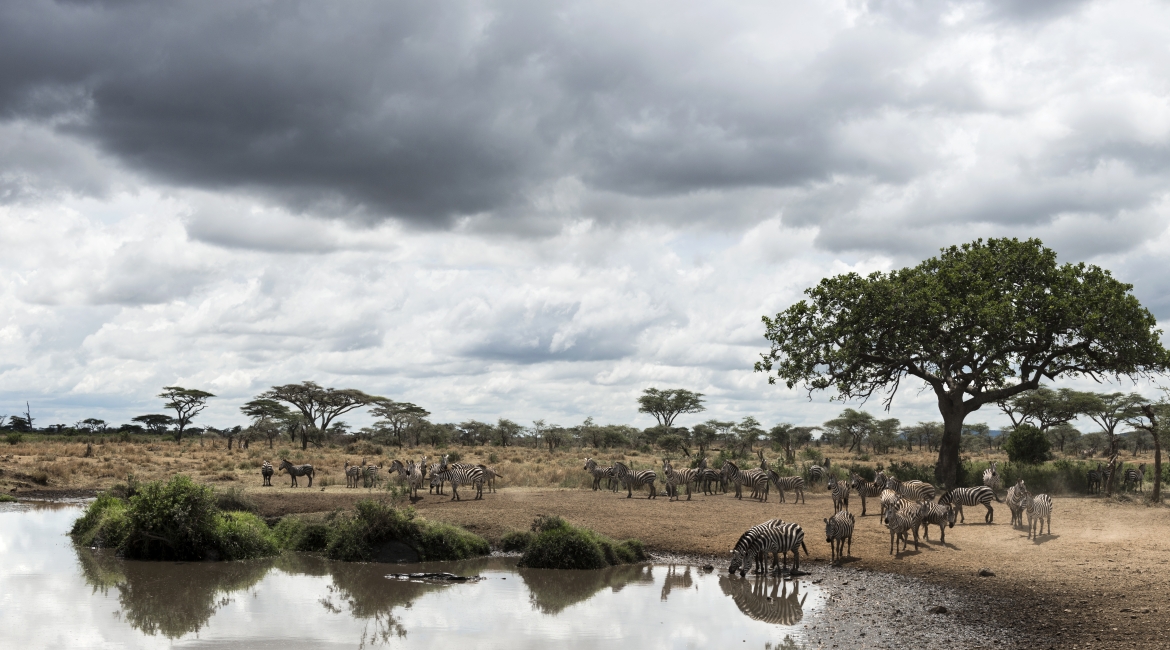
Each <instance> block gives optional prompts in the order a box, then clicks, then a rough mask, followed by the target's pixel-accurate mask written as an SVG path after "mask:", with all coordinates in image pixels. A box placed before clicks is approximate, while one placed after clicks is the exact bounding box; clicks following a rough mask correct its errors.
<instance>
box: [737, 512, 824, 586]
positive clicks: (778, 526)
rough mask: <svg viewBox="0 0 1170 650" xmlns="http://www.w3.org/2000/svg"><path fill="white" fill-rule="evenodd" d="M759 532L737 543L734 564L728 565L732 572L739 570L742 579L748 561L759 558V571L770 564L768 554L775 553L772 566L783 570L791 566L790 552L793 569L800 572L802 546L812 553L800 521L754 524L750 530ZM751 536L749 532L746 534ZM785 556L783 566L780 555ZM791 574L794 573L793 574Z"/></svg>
mask: <svg viewBox="0 0 1170 650" xmlns="http://www.w3.org/2000/svg"><path fill="white" fill-rule="evenodd" d="M752 531H755V534H753V535H751V536H750V538H749V539H748V541H747V543H746V544H743V545H742V546H741V544H740V543H736V545H735V548H733V549H732V550H731V553H732V559H731V566H730V567H729V568H728V571H729V573H735V572H736V570H739V575H740V577H741V578H742V577H743V576H744V574H745V573H747V562H748V560H750V559H753V557H754V559H755V564H756V570H757V572H759V571H760V570H761V569H762V568H763V566H762V564H764V563H766V561H767V556H768V555H769V554H770V555H771V556H772V569H773V570H777V569H779V570H780V571H783V570H785V569H787V568H788V553H789V551H791V552H792V557H793V560H792V572H793V573H795V572H797V571H800V549H801V548H803V549H804V554H805V555H808V547H807V546H805V544H804V529H803V528H801V527H800V524H793V523H787V524H786V523H784V522H782V521H780V520H779V519H773V520H771V521H768V522H765V523H763V524H760V525H758V526H753V527H752V528H750V529H749V530H748V532H749V533H750V532H752ZM744 536H745V537H746V536H748V533H744ZM740 541H741V542H742V541H744V537H740ZM781 557H783V566H782V567H781V566H778V565H780V561H779V560H780V558H781ZM789 575H791V574H789Z"/></svg>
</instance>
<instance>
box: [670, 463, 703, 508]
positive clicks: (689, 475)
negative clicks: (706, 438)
mask: <svg viewBox="0 0 1170 650" xmlns="http://www.w3.org/2000/svg"><path fill="white" fill-rule="evenodd" d="M698 474H699V472H698V470H696V469H690V468H684V469H679V470H676V469H674V467H673V466H672V465H671V464H670V461H669V460H667V459H665V458H663V459H662V480H663V481H664V482H665V483H666V494H667V495H668V496H669V497H670V499H669V500H670V501H677V500H678V486H679V484H680V483H681V484H683V485H684V486H685V487H686V489H687V501H690V500H691V483H694V482H695V481H696V480H698Z"/></svg>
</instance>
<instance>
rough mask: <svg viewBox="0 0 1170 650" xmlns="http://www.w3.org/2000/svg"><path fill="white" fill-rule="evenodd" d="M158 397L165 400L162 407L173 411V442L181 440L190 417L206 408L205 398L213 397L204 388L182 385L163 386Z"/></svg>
mask: <svg viewBox="0 0 1170 650" xmlns="http://www.w3.org/2000/svg"><path fill="white" fill-rule="evenodd" d="M158 396H159V397H161V398H163V399H165V400H167V403H166V404H165V405H164V408H168V409H174V411H175V420H174V423H175V442H176V443H181V442H183V432H184V431H186V430H187V425H188V424H191V418H193V417H195V416H196V415H199V412H200V411H202V410H203V409H205V408H207V400H208V399H210V398H212V397H215V395H212V394H211V393H209V392H207V391H205V390H198V389H195V388H183V387H182V386H164V387H163V392H161V393H159V395H158Z"/></svg>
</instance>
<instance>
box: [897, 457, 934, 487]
mask: <svg viewBox="0 0 1170 650" xmlns="http://www.w3.org/2000/svg"><path fill="white" fill-rule="evenodd" d="M886 474H889V475H891V476H893V477H894V478H896V479H898V480H899V481H923V482H925V483H931V484H933V483H934V465H916V464H914V463H911V462H909V461H901V460H892V461H890V466H889V467H887V468H886Z"/></svg>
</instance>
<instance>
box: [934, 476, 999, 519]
mask: <svg viewBox="0 0 1170 650" xmlns="http://www.w3.org/2000/svg"><path fill="white" fill-rule="evenodd" d="M992 499H995V500H996V501H997V502H999V503H1003V502H1002V501H1000V500H999V497H997V496H995V492H992V491H991V488H989V487H987V486H986V485H976V486H975V487H969V488H964V487H960V488H955V489H953V490H951V491H949V492H946V493H944V494H943V495H942V496H941V497H939V498H938V502H939V503H940V504H951V505H953V506H955V507H956V508H958V510H959V522H960V523H965V522H966V518H965V517H963V506H974V505H981V506H983V507H984V508H987V514H986V515H984V517H983V523H986V524H990V523H992V522H994V521H995V510H993V509H992V507H991V500H992Z"/></svg>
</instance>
